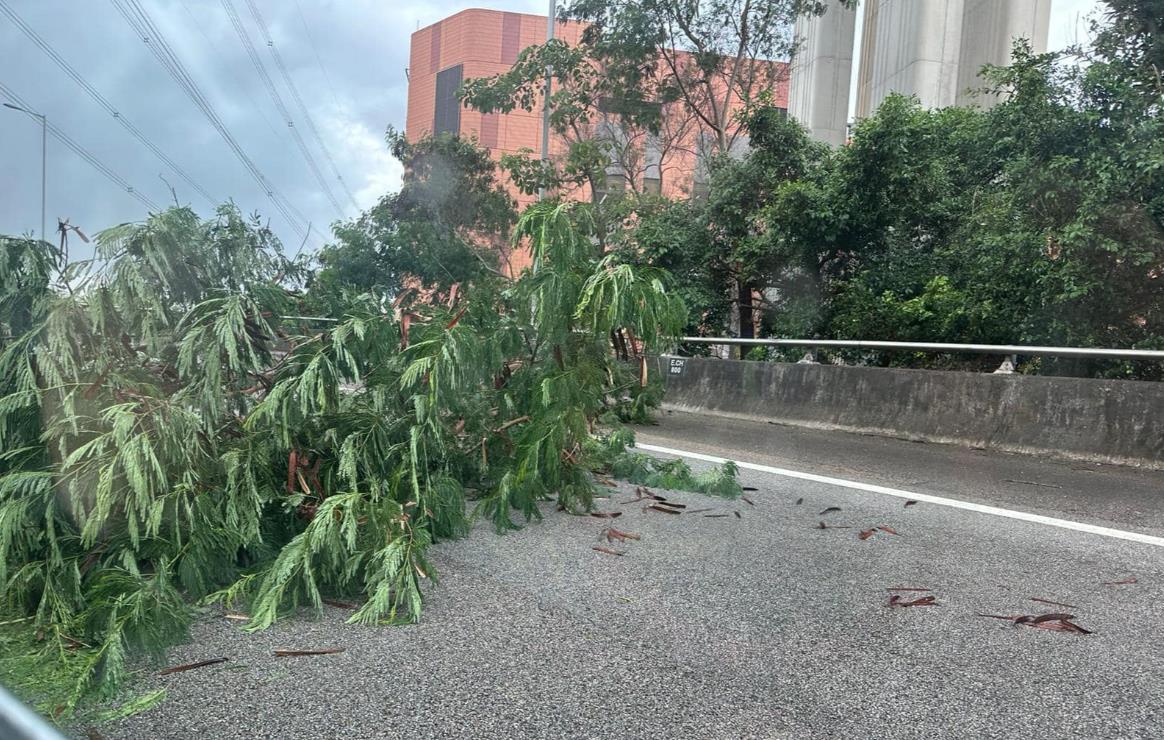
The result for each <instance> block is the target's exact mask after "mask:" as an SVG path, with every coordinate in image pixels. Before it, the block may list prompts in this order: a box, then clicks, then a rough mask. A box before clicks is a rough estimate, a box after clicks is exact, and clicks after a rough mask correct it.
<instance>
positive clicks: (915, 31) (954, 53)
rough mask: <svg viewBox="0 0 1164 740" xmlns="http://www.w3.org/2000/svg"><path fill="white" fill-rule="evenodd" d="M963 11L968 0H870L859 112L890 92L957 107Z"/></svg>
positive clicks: (869, 109) (929, 104) (865, 112)
mask: <svg viewBox="0 0 1164 740" xmlns="http://www.w3.org/2000/svg"><path fill="white" fill-rule="evenodd" d="M1007 1H1008V0H1003V2H1007ZM963 13H964V0H866V4H865V28H864V39H863V41H862V43H861V68H860V76H859V78H858V89H857V116H858V117H864V116H868V115H870V114H872V113H874V112H875V111H876V110H877V108H878V106H880V105H881V101H883V100H884V99H885V98H886V97H887V96H888V95H889V94H890V93H891V92H897V93H901V94H903V95H915V96H917V98H918V99H919V100H920V101H921V104H922V105H923V106H925V107H927V108H943V107H946V106H949V105H953V104H954V102H955V100H956V98H957V91H958V63H959V60H960V57H961V42H962V20H963Z"/></svg>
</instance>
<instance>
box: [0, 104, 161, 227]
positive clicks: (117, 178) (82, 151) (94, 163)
mask: <svg viewBox="0 0 1164 740" xmlns="http://www.w3.org/2000/svg"><path fill="white" fill-rule="evenodd" d="M0 94H2V95H3V96H4V97H6V98H8V99H9V100H11V101H12V102H13V103H15V104H16V105H18V106H20V107H21V108H23V109H25V110H28V111H32V110H35V108H34V107H33V106H31V105H29V104H28V103H27V102H25V100H24V98H22V97H20V96H19V95H17V94H16V93H15V92H14V91H13V90H12V88H10V87H7V86H6V85H5V84H4V83H2V82H0ZM37 115H40V114H37ZM45 127H46V128H48V132H49V133H50V134H52V135H53V138H54V139H56V140H57V141H59V142H61V143H62V144H64V145H65V146H67V147H68V148H69V149H71V150H72V151H73V152H74V153H75V154H76V155H77V156H78V157H80V158H81V159H83V160H85V161H86V162H88V163H89V165H90V166H91V167H93V169H95V170H97V171H98V172H100V173H101V174H102V175H105V177H107V178H108V179H109V180H110V181H112V182H113V183H114V184H115V185H117V186H118V187H119V188H121V189H122V190H124V191H125V192H127V193H129V194H130V195H132V196H133V197H134V198H137V199H138V200H139V201H141V203H142V205H144V206H145V207H146V208H148V209H150V210H151V211H154V212H158V211H161V210H162V209H161V208H159V207H158V204H157V203H154V202H153V201H152V200H150V199H149V197H148V196H146V195H144V194H143V193H141V192H140V191H139V190H138V189H137V188H135V187H134V186H132V185H130V184H129V183H128V182H127V181H126V180H125V178H123V177H122V176H121V175H119V174H117V173H116V172H114V171H113V170H112V169H110V168H109V167H108V166H107V165H106V164H105V163H104V162H102V161H101V160H100V159H98V158H97V157H95V156H94V155H93V154H92V153H90V152H89V150H88V149H86V148H85V147H83V146H81V145H80V144H78V143H77V142H75V141H73V140H72V139H71V138H69V137H68V135H66V134H65V132H64V131H61V130H60V128H58V127H57V126H56V124H54V123H52V122H51V121H47V120H46V121H45Z"/></svg>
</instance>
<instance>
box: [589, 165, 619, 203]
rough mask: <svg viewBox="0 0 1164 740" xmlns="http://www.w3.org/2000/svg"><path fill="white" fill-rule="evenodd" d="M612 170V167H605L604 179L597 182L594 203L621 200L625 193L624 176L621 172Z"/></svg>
mask: <svg viewBox="0 0 1164 740" xmlns="http://www.w3.org/2000/svg"><path fill="white" fill-rule="evenodd" d="M612 170H614V168H613V167H607V168H606V177H605V179H604V180H599V181H598V188H597V190H596V191H595V193H594V202H596V203H601V202H603V201H604V200H606V199H607V198H621V197H622V196H623V195H624V194H625V193H626V176H625V175H623V174H622V172H621V171H617V170H616V171H612Z"/></svg>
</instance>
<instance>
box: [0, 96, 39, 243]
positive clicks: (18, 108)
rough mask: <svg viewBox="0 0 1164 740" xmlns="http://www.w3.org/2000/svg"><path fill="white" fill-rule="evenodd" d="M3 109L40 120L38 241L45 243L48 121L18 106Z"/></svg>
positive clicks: (11, 105) (7, 104)
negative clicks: (9, 109)
mask: <svg viewBox="0 0 1164 740" xmlns="http://www.w3.org/2000/svg"><path fill="white" fill-rule="evenodd" d="M4 107H5V108H11V109H12V110H17V111H20V112H21V113H27V114H28V115H30V116H32V117H33V118H39V119H40V240H41V241H42V242H43V241H46V239H45V233H44V224H45V217H44V216H45V200H46V197H45V196H46V193H47V192H48V119H47V118H45V116H44V114H43V113H34V112H33V111H30V110H28V109H27V108H21V107H20V106H19V105H13V104H12V103H4Z"/></svg>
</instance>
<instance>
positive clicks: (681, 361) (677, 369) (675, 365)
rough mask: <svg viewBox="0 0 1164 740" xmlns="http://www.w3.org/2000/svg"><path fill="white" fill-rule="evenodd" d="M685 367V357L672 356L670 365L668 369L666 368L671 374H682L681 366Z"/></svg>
mask: <svg viewBox="0 0 1164 740" xmlns="http://www.w3.org/2000/svg"><path fill="white" fill-rule="evenodd" d="M685 367H687V360H686V358H683V357H672V358H671V367H670V369H669V370H668V372H669V373H670V374H671V375H682V374H683V368H685Z"/></svg>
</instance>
